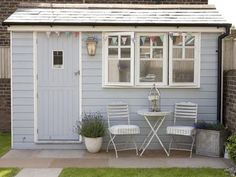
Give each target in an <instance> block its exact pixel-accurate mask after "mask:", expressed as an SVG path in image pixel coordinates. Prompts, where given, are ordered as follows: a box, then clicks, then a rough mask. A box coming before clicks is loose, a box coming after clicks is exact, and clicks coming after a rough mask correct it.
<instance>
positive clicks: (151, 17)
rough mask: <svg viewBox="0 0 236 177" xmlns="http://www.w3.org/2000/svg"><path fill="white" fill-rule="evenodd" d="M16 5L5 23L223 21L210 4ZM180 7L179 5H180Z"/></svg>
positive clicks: (152, 23) (138, 23) (126, 23)
mask: <svg viewBox="0 0 236 177" xmlns="http://www.w3.org/2000/svg"><path fill="white" fill-rule="evenodd" d="M50 7H51V8H48V7H45V6H43V8H42V6H41V7H40V8H39V7H36V8H32V7H31V8H19V9H17V10H16V11H15V12H14V13H13V14H12V15H11V16H10V17H9V18H7V19H6V20H5V21H4V24H8V25H121V24H122V25H150V26H156V25H178V24H179V25H190V26H191V25H194V26H196V25H199V26H200V25H204V26H214V25H216V26H225V25H228V24H229V23H227V21H226V20H225V19H224V18H223V17H222V15H221V14H220V13H219V12H218V11H217V10H216V8H215V7H214V6H212V5H201V6H196V5H184V6H179V5H178V6H173V5H170V6H168V5H164V6H163V5H152V6H150V5H149V6H147V8H145V5H143V6H137V7H136V6H133V7H132V6H131V5H127V6H124V4H122V5H120V6H118V5H117V6H115V5H112V6H111V5H107V6H106V5H94V6H93V5H83V4H81V5H78V4H77V5H74V6H69V5H67V6H66V5H63V6H61V7H60V6H50ZM181 7H182V8H181Z"/></svg>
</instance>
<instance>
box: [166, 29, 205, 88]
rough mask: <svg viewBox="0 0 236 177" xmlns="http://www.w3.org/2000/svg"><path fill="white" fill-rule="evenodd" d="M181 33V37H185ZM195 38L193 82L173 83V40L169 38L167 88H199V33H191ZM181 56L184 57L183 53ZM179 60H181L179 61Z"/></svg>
mask: <svg viewBox="0 0 236 177" xmlns="http://www.w3.org/2000/svg"><path fill="white" fill-rule="evenodd" d="M186 34H187V33H182V34H181V35H184V36H185V35H186ZM191 35H193V36H195V47H194V82H192V83H190V82H178V83H174V82H173V77H172V76H173V39H172V38H171V37H169V87H195V88H196V87H200V73H201V68H200V61H201V48H200V44H201V33H191ZM183 55H185V54H184V53H183ZM180 60H181V59H180Z"/></svg>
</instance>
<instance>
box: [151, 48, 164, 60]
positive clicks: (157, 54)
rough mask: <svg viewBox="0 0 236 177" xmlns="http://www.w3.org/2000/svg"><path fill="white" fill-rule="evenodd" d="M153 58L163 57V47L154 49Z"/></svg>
mask: <svg viewBox="0 0 236 177" xmlns="http://www.w3.org/2000/svg"><path fill="white" fill-rule="evenodd" d="M152 58H163V49H155V48H154V49H153V50H152Z"/></svg>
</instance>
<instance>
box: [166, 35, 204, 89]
mask: <svg viewBox="0 0 236 177" xmlns="http://www.w3.org/2000/svg"><path fill="white" fill-rule="evenodd" d="M169 43H170V48H169V84H170V85H171V86H199V80H200V78H199V77H200V47H199V46H200V35H199V34H188V33H173V35H171V36H170V38H169Z"/></svg>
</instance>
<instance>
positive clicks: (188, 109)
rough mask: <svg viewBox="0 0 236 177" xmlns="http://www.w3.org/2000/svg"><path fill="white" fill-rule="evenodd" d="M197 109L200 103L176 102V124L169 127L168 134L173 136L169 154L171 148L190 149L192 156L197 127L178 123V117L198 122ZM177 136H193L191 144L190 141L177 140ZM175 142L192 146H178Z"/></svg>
mask: <svg viewBox="0 0 236 177" xmlns="http://www.w3.org/2000/svg"><path fill="white" fill-rule="evenodd" d="M197 109H198V105H197V104H195V103H191V102H182V103H176V104H175V113H174V126H168V127H167V134H168V135H170V136H171V141H170V144H169V154H170V151H171V150H182V151H190V158H191V157H192V153H193V147H194V143H195V135H196V129H195V128H194V126H179V125H177V123H176V121H177V119H178V120H179V119H185V120H192V121H193V122H194V123H196V122H197ZM175 136H186V137H191V140H192V142H191V144H188V143H178V142H176V141H175V139H174V138H175ZM173 143H175V144H176V145H181V144H182V145H185V146H190V148H189V149H187V148H178V147H173Z"/></svg>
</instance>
